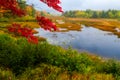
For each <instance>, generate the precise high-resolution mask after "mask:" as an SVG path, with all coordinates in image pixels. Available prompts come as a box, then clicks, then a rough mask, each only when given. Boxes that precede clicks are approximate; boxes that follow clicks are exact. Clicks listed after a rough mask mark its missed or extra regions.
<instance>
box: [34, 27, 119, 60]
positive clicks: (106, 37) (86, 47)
mask: <svg viewBox="0 0 120 80" xmlns="http://www.w3.org/2000/svg"><path fill="white" fill-rule="evenodd" d="M36 30H37V31H39V33H38V34H37V36H42V37H45V38H47V41H48V42H49V43H51V44H54V45H60V46H62V47H65V48H67V47H72V48H74V49H77V50H79V51H87V52H90V53H93V54H97V55H100V56H103V57H107V58H115V59H120V38H118V37H117V36H116V35H114V34H112V33H111V32H106V31H101V30H99V29H96V28H93V27H86V26H84V25H82V30H81V31H68V32H49V31H45V30H43V29H36Z"/></svg>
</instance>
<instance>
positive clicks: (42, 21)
mask: <svg viewBox="0 0 120 80" xmlns="http://www.w3.org/2000/svg"><path fill="white" fill-rule="evenodd" d="M36 19H37V21H38V23H39V25H40V26H41V27H42V28H43V29H45V30H49V31H53V30H54V31H57V30H58V28H57V26H56V25H55V24H54V23H52V22H51V20H50V19H48V18H45V17H43V16H37V17H36Z"/></svg>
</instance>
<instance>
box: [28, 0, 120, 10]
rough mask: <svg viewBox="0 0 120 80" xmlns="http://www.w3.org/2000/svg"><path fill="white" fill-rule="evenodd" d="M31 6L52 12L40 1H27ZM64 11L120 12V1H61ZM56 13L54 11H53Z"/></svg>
mask: <svg viewBox="0 0 120 80" xmlns="http://www.w3.org/2000/svg"><path fill="white" fill-rule="evenodd" d="M27 1H28V3H29V4H31V3H33V4H34V5H35V7H37V9H39V10H46V11H52V10H53V9H50V8H48V7H47V6H46V5H45V4H44V3H42V2H40V1H39V0H27ZM61 6H62V8H63V10H64V11H65V10H85V9H94V10H108V9H117V10H120V0H61ZM53 11H54V10H53Z"/></svg>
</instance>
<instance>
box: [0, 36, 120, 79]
mask: <svg viewBox="0 0 120 80" xmlns="http://www.w3.org/2000/svg"><path fill="white" fill-rule="evenodd" d="M43 63H44V64H47V65H44V64H43ZM39 65H40V66H39ZM0 66H2V67H4V68H6V69H7V68H9V69H10V70H11V71H12V72H13V73H14V74H15V75H21V74H22V77H21V78H23V79H24V78H26V77H27V79H24V80H29V78H31V76H32V78H36V76H39V77H40V76H45V77H46V78H47V79H48V80H50V78H51V80H54V79H55V78H56V77H57V74H59V73H61V72H62V70H66V71H67V72H68V74H69V76H70V75H71V74H72V73H73V72H77V73H80V74H93V73H94V75H95V73H96V74H99V73H100V74H101V73H103V74H104V75H105V76H106V75H108V76H109V75H111V74H112V75H113V76H114V77H116V79H118V80H119V79H120V63H119V62H117V61H112V60H101V59H98V58H97V57H92V56H90V55H88V54H86V53H78V52H77V51H75V50H72V49H71V48H70V49H68V50H65V49H63V48H61V47H59V46H54V45H50V44H48V43H47V42H39V43H38V44H37V45H35V44H31V43H28V42H27V40H26V39H24V38H13V37H11V36H10V35H7V34H0ZM53 66H56V67H53ZM36 67H37V68H36ZM43 67H44V68H43ZM26 69H27V70H26ZM29 69H30V70H29ZM25 70H26V72H24V71H25ZM37 70H38V73H37V72H36V71H37ZM45 70H47V71H49V70H50V72H47V71H45ZM54 70H55V71H54ZM3 71H4V70H3ZM29 71H30V72H29ZM45 72H47V73H45ZM28 73H29V74H28ZM48 73H49V75H48ZM25 74H26V75H25ZM23 75H24V76H23ZM95 76H97V75H95ZM98 76H99V75H98ZM45 77H42V78H45ZM111 77H112V76H111ZM32 78H31V79H32ZM37 78H38V77H37ZM37 78H36V80H37Z"/></svg>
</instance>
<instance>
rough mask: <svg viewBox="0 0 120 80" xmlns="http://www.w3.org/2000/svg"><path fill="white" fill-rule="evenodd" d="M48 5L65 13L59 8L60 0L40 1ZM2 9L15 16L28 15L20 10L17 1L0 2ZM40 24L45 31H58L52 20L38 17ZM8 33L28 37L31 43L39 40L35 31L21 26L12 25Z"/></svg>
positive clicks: (3, 0)
mask: <svg viewBox="0 0 120 80" xmlns="http://www.w3.org/2000/svg"><path fill="white" fill-rule="evenodd" d="M40 1H42V2H44V3H45V4H47V5H48V7H52V8H53V9H55V10H57V11H59V12H63V11H62V8H61V7H60V6H59V4H60V1H59V0H40ZM0 8H4V9H7V10H10V11H11V12H12V13H13V14H14V15H17V16H19V17H21V16H25V15H26V13H25V11H24V10H22V9H21V8H20V6H19V5H18V2H17V0H0ZM36 19H37V21H38V24H39V25H40V26H41V27H42V28H43V29H45V30H50V31H52V30H54V31H56V30H58V29H57V27H56V25H55V24H54V23H52V22H51V21H50V19H48V18H45V17H43V16H37V17H36ZM8 31H9V32H12V33H15V34H16V35H20V36H23V37H26V38H27V39H28V41H29V42H31V43H38V38H37V37H36V36H34V35H33V34H34V33H33V30H32V29H30V28H27V27H23V26H21V25H20V24H12V25H10V26H9V27H8Z"/></svg>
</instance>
